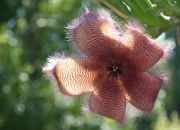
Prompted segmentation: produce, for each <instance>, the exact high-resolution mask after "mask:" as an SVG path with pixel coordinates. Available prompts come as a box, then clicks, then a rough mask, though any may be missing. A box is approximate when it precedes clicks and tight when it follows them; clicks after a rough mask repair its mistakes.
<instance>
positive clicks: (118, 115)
mask: <svg viewBox="0 0 180 130" xmlns="http://www.w3.org/2000/svg"><path fill="white" fill-rule="evenodd" d="M125 107H126V99H125V93H124V90H123V89H122V88H121V87H120V86H119V84H118V82H116V81H115V80H114V81H113V80H110V79H107V80H104V81H101V82H98V83H97V87H96V89H95V90H94V91H93V93H92V95H91V97H90V101H89V109H90V111H91V112H94V113H98V114H100V115H103V116H106V117H109V118H112V119H114V120H116V121H118V122H120V123H121V122H123V120H124V114H125Z"/></svg>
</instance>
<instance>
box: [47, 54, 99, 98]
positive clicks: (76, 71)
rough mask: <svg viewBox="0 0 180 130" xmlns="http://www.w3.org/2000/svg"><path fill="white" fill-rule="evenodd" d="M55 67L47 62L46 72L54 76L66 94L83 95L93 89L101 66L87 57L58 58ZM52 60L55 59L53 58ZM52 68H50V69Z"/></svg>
mask: <svg viewBox="0 0 180 130" xmlns="http://www.w3.org/2000/svg"><path fill="white" fill-rule="evenodd" d="M57 60H58V62H57V63H56V64H55V65H54V67H48V65H49V66H50V63H48V64H47V66H45V68H44V72H45V73H46V72H47V75H50V73H51V76H53V77H54V78H55V80H56V82H57V84H58V86H59V88H60V90H61V91H62V93H64V94H66V95H81V94H84V93H86V92H91V91H92V90H93V84H94V80H95V79H96V78H97V75H98V74H99V70H100V66H99V65H98V64H96V62H94V61H90V60H88V59H87V58H86V57H78V58H62V59H61V58H59V59H58V58H57V59H56V61H57ZM50 61H53V60H52V58H51V59H50ZM48 68H50V69H48Z"/></svg>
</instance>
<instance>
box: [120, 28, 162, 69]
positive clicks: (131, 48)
mask: <svg viewBox="0 0 180 130" xmlns="http://www.w3.org/2000/svg"><path fill="white" fill-rule="evenodd" d="M122 44H123V45H124V46H125V47H126V48H128V49H127V51H126V56H125V57H126V58H127V59H126V62H127V63H128V64H129V65H130V66H129V68H131V69H134V70H137V71H141V72H143V71H146V70H147V69H149V68H150V67H152V66H153V65H154V64H155V63H156V62H158V60H159V59H160V58H161V57H162V56H163V54H164V52H163V50H162V48H160V47H159V46H157V45H156V44H155V43H154V41H153V40H152V39H151V38H150V37H149V36H147V35H145V34H144V32H143V30H142V28H141V27H139V26H136V25H131V26H129V27H128V31H127V32H126V33H125V34H124V36H123V38H122ZM119 51H120V52H121V50H119Z"/></svg>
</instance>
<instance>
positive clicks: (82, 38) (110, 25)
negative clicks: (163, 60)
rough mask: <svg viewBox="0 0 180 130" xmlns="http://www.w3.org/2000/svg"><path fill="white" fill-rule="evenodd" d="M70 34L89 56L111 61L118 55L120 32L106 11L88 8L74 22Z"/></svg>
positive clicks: (70, 27) (81, 49)
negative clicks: (93, 10)
mask: <svg viewBox="0 0 180 130" xmlns="http://www.w3.org/2000/svg"><path fill="white" fill-rule="evenodd" d="M77 23H79V24H77ZM68 34H69V37H70V39H71V40H72V41H74V42H75V43H76V46H77V47H78V48H79V49H80V51H82V52H83V53H84V54H85V55H87V56H88V57H92V58H95V59H96V60H99V61H104V62H109V61H111V60H112V58H113V57H114V56H115V55H116V54H115V48H117V46H118V40H119V39H120V38H119V32H118V31H117V29H116V27H115V22H114V21H113V20H112V18H111V17H110V15H109V14H108V13H107V12H105V11H97V12H91V11H88V10H87V11H86V12H85V13H84V15H83V16H82V17H81V18H80V19H78V20H75V22H72V24H71V25H70V26H69V31H68Z"/></svg>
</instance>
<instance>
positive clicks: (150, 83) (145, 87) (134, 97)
mask: <svg viewBox="0 0 180 130" xmlns="http://www.w3.org/2000/svg"><path fill="white" fill-rule="evenodd" d="M161 85H162V80H161V79H160V78H159V77H158V76H156V75H154V74H151V73H149V72H144V73H140V74H136V75H130V76H128V79H124V86H125V89H126V98H127V100H128V101H129V102H130V103H132V104H133V105H134V106H136V107H137V108H139V109H141V110H143V111H151V110H152V108H153V106H154V103H155V100H156V98H157V95H158V93H159V90H160V88H161Z"/></svg>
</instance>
